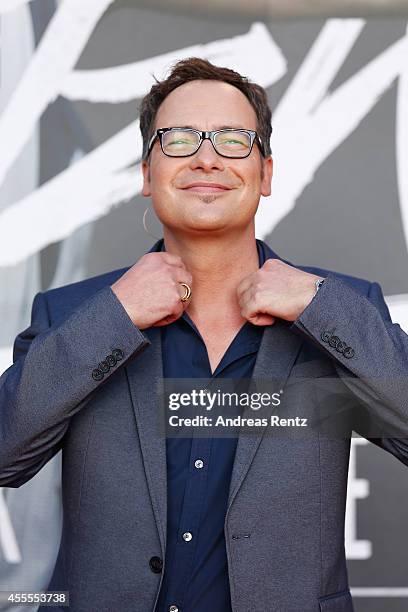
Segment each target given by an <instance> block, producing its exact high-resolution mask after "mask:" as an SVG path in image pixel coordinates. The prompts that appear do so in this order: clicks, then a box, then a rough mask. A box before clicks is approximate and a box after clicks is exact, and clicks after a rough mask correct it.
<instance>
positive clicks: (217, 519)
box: [0, 58, 408, 612]
mask: <svg viewBox="0 0 408 612" xmlns="http://www.w3.org/2000/svg"><path fill="white" fill-rule="evenodd" d="M141 130H142V135H143V141H144V154H143V157H144V160H143V177H144V185H143V194H144V195H145V196H147V197H151V198H152V203H153V207H154V209H155V212H156V214H157V216H158V217H159V219H160V221H161V222H162V224H163V234H164V240H159V241H158V242H157V243H156V244H155V245H154V246H153V247H152V249H151V251H150V252H149V253H147V254H145V255H144V256H143V257H142V258H141V259H140V260H139V261H137V263H136V264H135V265H133V266H131V267H130V268H127V269H125V270H116V271H113V272H109V273H107V274H104V275H101V276H98V277H95V278H93V279H88V280H85V281H83V282H80V283H75V284H73V285H70V286H67V287H62V288H59V289H55V290H52V291H47V292H45V293H39V294H38V295H37V296H36V297H35V300H34V304H33V313H32V323H31V326H30V327H29V328H28V329H27V330H25V331H24V332H22V334H20V336H19V337H18V338H17V339H16V343H15V350H14V362H15V363H14V364H13V366H11V367H10V368H9V370H7V371H6V372H5V373H4V374H3V377H2V378H1V386H0V406H1V413H0V415H1V420H0V435H1V440H0V441H1V447H0V485H1V486H20V485H21V484H23V483H24V482H26V481H27V480H28V479H29V478H31V477H32V476H33V475H34V474H35V473H36V472H37V471H38V470H39V469H41V467H42V466H43V465H44V464H45V463H46V462H47V461H48V460H49V459H50V458H51V457H52V456H53V455H54V454H55V453H56V452H57V451H58V450H59V449H61V448H62V450H63V476H62V478H63V504H64V527H63V534H62V541H61V547H60V553H59V556H58V560H57V563H56V567H55V571H54V575H53V578H52V581H51V584H50V585H49V587H48V588H49V590H50V591H56V590H69V592H70V607H71V610H73V611H74V612H80V611H81V612H91V611H95V612H96V611H98V612H99V611H106V612H107V611H112V610H120V611H121V612H127V611H129V612H130V611H131V610H132V611H133V612H150V611H153V610H156V611H157V612H204V610H205V611H208V610H211V612H228V610H233V611H234V612H248V611H251V612H266V611H267V612H315V611H316V612H317V611H318V610H321V611H327V612H330V611H332V612H351V611H352V610H353V604H352V600H351V596H350V592H349V587H348V580H347V570H346V562H345V555H344V509H345V495H346V480H347V467H348V456H349V447H350V440H349V438H348V437H347V436H346V437H340V436H338V437H334V438H333V437H332V438H329V437H325V436H320V435H316V436H312V437H310V438H307V437H298V438H296V437H293V436H285V435H282V436H281V437H274V436H270V435H268V434H267V433H266V429H267V428H264V429H263V430H262V431H258V432H255V433H254V434H253V435H246V434H247V432H245V431H244V430H243V429H242V431H240V432H239V435H238V436H236V437H234V436H232V435H231V436H227V435H226V436H224V437H223V438H220V437H215V436H208V437H205V436H203V437H200V436H199V435H198V427H197V428H196V429H194V430H193V433H192V434H191V435H190V436H187V437H181V436H169V437H167V439H166V438H164V437H163V435H162V434H161V432H159V428H158V420H157V416H158V411H159V399H158V398H159V396H158V391H157V388H158V385H157V383H158V382H160V380H173V379H174V380H176V379H195V378H197V379H202V378H204V379H209V380H211V381H213V380H215V381H217V378H219V379H220V382H221V379H225V380H230V379H232V380H235V381H238V382H239V381H242V380H250V379H253V380H255V379H271V380H272V379H276V380H279V381H280V384H281V388H280V389H279V392H280V393H281V394H282V396H283V397H285V394H286V397H287V400H286V410H287V413H288V414H289V413H290V410H291V409H295V408H296V409H299V407H300V408H301V409H303V408H305V409H307V410H309V409H310V408H311V407H313V405H314V403H316V402H317V399H318V394H319V392H320V391H319V390H317V391H316V395H314V396H313V398H312V399H310V398H309V397H307V395H306V394H305V393H303V392H304V389H305V387H304V386H302V385H301V384H299V385H296V384H295V385H292V386H290V383H291V382H292V383H293V382H294V381H295V382H296V381H298V382H299V383H300V382H301V381H302V379H306V378H307V379H317V378H319V377H320V378H321V377H325V378H331V377H332V378H333V379H336V380H340V381H341V387H342V392H343V399H342V402H341V404H340V407H341V408H343V407H344V406H345V402H348V403H347V406H348V407H349V408H350V407H351V412H352V413H353V414H363V415H365V416H367V417H368V421H370V422H373V421H376V420H379V421H380V422H381V423H383V424H384V427H385V428H389V430H390V431H391V430H392V431H393V432H396V433H397V437H390V438H386V437H381V436H378V437H376V438H375V439H373V441H374V442H375V443H376V444H378V445H379V446H382V447H383V448H385V449H386V450H388V451H389V452H391V453H393V454H394V455H395V456H396V457H398V458H399V459H400V460H401V461H403V462H404V463H408V445H407V443H406V442H405V441H404V440H403V438H404V437H407V434H408V425H407V406H406V397H407V396H408V384H407V380H406V372H407V358H408V338H407V336H406V335H405V334H404V333H403V332H402V330H401V329H400V327H399V326H398V325H393V324H392V323H391V319H390V316H389V313H388V310H387V307H386V305H385V302H384V299H383V296H382V293H381V289H380V287H379V285H378V284H376V283H370V282H368V281H364V280H361V279H356V278H354V277H350V276H344V275H341V274H336V273H333V272H328V271H326V270H320V269H319V270H318V269H311V268H304V267H301V266H293V265H291V264H289V263H287V262H284V261H283V260H281V259H280V258H279V257H278V255H277V254H275V253H273V251H271V249H270V248H269V247H268V246H267V245H266V244H265V243H263V242H262V241H259V240H258V241H256V240H255V233H254V216H255V213H256V210H257V207H258V204H259V199H260V196H261V195H269V194H270V189H271V178H272V158H271V152H270V146H269V138H270V132H271V126H270V110H269V108H268V105H267V100H266V95H265V92H264V91H263V90H262V88H260V87H259V86H257V85H255V84H252V83H250V82H248V81H247V80H246V79H245V78H244V77H241V76H240V75H238V74H237V73H235V72H233V71H231V70H228V69H225V68H218V67H215V66H213V65H212V64H210V63H209V62H207V61H204V60H200V59H197V58H192V59H189V60H184V61H182V62H179V63H178V64H177V65H176V66H175V67H174V69H173V71H172V73H171V74H170V75H169V77H168V78H167V79H166V80H164V81H162V82H157V83H156V84H155V85H154V86H153V87H152V90H151V91H150V93H149V94H148V95H147V96H146V97H145V99H144V100H143V102H142V105H141ZM396 381H397V382H398V384H395V383H396ZM285 385H286V386H285ZM337 391H338V389H337V390H336V391H334V390H333V391H331V390H330V389H329V391H327V390H326V391H325V392H324V393H325V395H324V405H325V406H326V407H327V406H328V407H329V408H330V409H331V408H333V410H334V407H335V405H336V402H337V401H338V394H337ZM349 433H351V430H350V431H349ZM44 609H45V608H44ZM61 609H63V608H61Z"/></svg>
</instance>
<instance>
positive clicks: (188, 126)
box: [173, 123, 246, 132]
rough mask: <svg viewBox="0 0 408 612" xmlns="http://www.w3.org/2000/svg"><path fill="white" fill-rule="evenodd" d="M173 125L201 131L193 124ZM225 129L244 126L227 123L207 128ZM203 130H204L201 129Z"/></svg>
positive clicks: (240, 128)
mask: <svg viewBox="0 0 408 612" xmlns="http://www.w3.org/2000/svg"><path fill="white" fill-rule="evenodd" d="M173 127H180V128H186V129H189V130H199V131H201V130H200V129H199V128H198V127H196V126H194V125H180V126H178V125H174V126H173ZM227 129H233V130H245V129H246V128H244V127H242V125H236V124H235V125H234V124H231V123H230V124H229V125H219V126H216V127H215V128H214V129H213V130H209V131H213V132H215V131H217V130H227ZM202 131H205V130H202Z"/></svg>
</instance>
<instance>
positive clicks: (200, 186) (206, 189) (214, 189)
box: [182, 182, 232, 193]
mask: <svg viewBox="0 0 408 612" xmlns="http://www.w3.org/2000/svg"><path fill="white" fill-rule="evenodd" d="M182 189H183V191H196V192H198V193H223V192H225V191H230V190H231V189H232V187H228V186H227V185H221V184H220V183H203V182H198V183H191V184H190V185H186V187H182Z"/></svg>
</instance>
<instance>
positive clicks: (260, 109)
mask: <svg viewBox="0 0 408 612" xmlns="http://www.w3.org/2000/svg"><path fill="white" fill-rule="evenodd" d="M197 79H201V80H213V81H223V82H224V83H229V84H230V85H233V86H234V87H237V88H238V89H239V90H240V91H242V93H243V94H244V95H245V96H246V97H247V99H248V100H249V102H250V104H251V106H252V107H253V109H254V111H255V113H256V118H257V132H258V135H259V137H260V139H261V141H262V144H263V149H264V150H263V151H262V154H263V155H264V156H265V157H267V156H269V155H270V154H271V147H270V137H271V132H272V126H271V109H270V108H269V105H268V98H267V96H266V92H265V90H264V88H263V87H261V86H260V85H257V84H256V83H251V82H250V81H249V80H248V79H247V78H246V77H243V76H241V75H240V74H239V73H238V72H235V71H234V70H230V69H229V68H220V67H218V66H214V64H211V63H210V62H209V61H207V60H204V59H200V58H198V57H190V58H188V59H184V60H181V61H179V62H177V63H176V64H175V65H174V66H173V69H172V71H171V73H170V74H169V76H168V77H167V79H164V80H163V81H158V80H157V79H155V81H156V83H155V84H154V85H153V86H152V88H151V90H150V91H149V93H148V94H146V95H145V97H144V98H143V99H142V101H141V104H140V131H141V132H142V138H143V159H146V157H147V148H148V143H149V140H150V138H151V137H152V136H153V126H154V122H155V119H156V115H157V111H158V109H159V106H160V104H161V103H162V102H163V100H164V99H165V98H166V97H167V96H168V95H169V93H171V92H172V91H173V90H174V89H176V88H177V87H180V85H183V84H184V83H188V82H189V81H195V80H197Z"/></svg>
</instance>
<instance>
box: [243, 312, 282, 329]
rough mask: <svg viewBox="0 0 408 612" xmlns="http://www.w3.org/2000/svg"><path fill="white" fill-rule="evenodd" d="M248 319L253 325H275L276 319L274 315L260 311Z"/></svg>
mask: <svg viewBox="0 0 408 612" xmlns="http://www.w3.org/2000/svg"><path fill="white" fill-rule="evenodd" d="M247 320H248V321H249V322H250V323H252V324H253V325H259V326H262V325H263V326H266V325H273V324H274V323H275V320H276V319H275V317H273V316H272V315H269V314H266V313H263V312H258V313H257V314H255V315H253V316H251V317H249V318H248V319H247Z"/></svg>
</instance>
